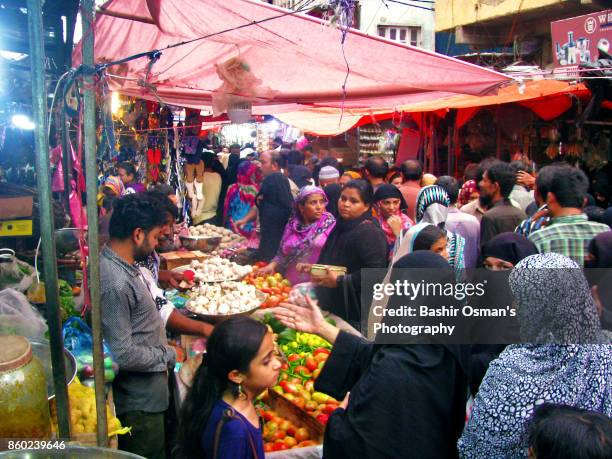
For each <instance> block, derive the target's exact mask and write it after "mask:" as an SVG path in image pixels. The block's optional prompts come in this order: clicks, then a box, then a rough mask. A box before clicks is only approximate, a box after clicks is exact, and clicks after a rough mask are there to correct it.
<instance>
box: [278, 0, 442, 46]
mask: <svg viewBox="0 0 612 459" xmlns="http://www.w3.org/2000/svg"><path fill="white" fill-rule="evenodd" d="M272 3H273V4H274V5H277V6H281V7H283V8H289V9H296V8H299V7H300V5H301V4H303V0H273V1H272ZM327 3H328V2H326V1H324V0H319V1H317V2H314V3H313V4H312V5H314V6H315V8H316V7H318V9H317V8H316V9H315V11H314V12H313V15H317V16H319V15H320V13H321V10H320V9H321V8H322V7H324V6H325V5H326V4H327ZM354 25H355V28H357V29H359V30H361V31H363V32H365V33H367V34H369V35H376V36H380V37H384V38H387V39H389V40H392V41H397V42H399V43H403V44H407V45H412V46H417V47H419V48H424V49H428V50H432V51H433V50H434V49H435V16H434V0H431V1H427V2H426V1H422V0H419V1H418V2H411V1H409V0H402V1H399V2H397V1H390V0H384V1H383V0H360V1H359V2H358V7H357V11H356V12H355V24H354Z"/></svg>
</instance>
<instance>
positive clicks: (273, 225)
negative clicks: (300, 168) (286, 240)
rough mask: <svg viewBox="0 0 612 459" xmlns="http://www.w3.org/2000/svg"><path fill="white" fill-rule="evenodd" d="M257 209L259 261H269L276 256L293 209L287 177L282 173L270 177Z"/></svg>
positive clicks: (263, 183) (263, 185) (258, 201)
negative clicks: (259, 229) (259, 237)
mask: <svg viewBox="0 0 612 459" xmlns="http://www.w3.org/2000/svg"><path fill="white" fill-rule="evenodd" d="M257 207H258V208H259V222H260V224H261V239H260V241H259V250H258V253H257V259H258V260H263V261H269V260H271V259H272V257H273V256H274V255H276V252H277V250H278V247H279V245H280V241H281V238H282V236H283V230H284V229H285V225H286V224H287V221H288V220H289V216H290V215H291V210H292V208H293V196H291V189H290V187H289V180H288V179H287V177H285V176H284V175H283V174H281V173H280V172H275V173H273V174H270V175H268V176H267V177H266V178H265V179H264V181H263V182H262V184H261V188H260V190H259V194H258V195H257Z"/></svg>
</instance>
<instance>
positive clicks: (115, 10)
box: [73, 0, 510, 114]
mask: <svg viewBox="0 0 612 459" xmlns="http://www.w3.org/2000/svg"><path fill="white" fill-rule="evenodd" d="M103 8H104V9H106V10H107V11H109V12H111V13H112V14H115V15H117V14H118V15H119V16H125V17H131V18H132V19H126V18H125V17H115V16H109V15H103V14H97V15H96V22H95V61H96V63H102V62H110V61H114V60H117V59H121V58H125V57H127V56H130V55H133V54H137V53H141V52H143V51H149V50H154V49H159V50H161V51H162V54H161V57H160V59H159V60H158V61H157V62H155V64H154V65H153V66H152V68H151V71H150V74H149V77H148V82H149V83H151V84H152V85H153V86H154V87H155V88H156V91H157V95H158V96H159V97H160V98H161V100H163V101H164V102H165V103H168V104H174V105H180V106H187V107H194V108H207V107H210V106H211V96H212V92H213V91H214V90H216V89H218V88H219V87H220V86H221V85H222V84H223V81H222V80H221V79H220V78H219V76H218V74H217V72H216V67H215V65H219V64H222V63H223V62H226V61H227V60H228V59H230V58H234V57H238V58H240V59H241V60H243V61H244V62H246V63H247V64H248V66H249V67H250V71H251V73H252V74H253V75H254V76H255V77H256V78H258V79H259V80H261V85H262V86H263V87H265V88H267V89H269V91H268V92H267V93H266V95H264V96H261V97H258V98H256V99H255V100H254V101H253V112H254V113H260V114H261V113H282V112H287V111H295V110H299V109H300V108H304V107H340V106H342V105H344V107H346V108H393V107H395V106H398V105H403V104H408V103H412V102H414V101H419V102H420V101H423V100H432V99H437V98H439V97H444V96H448V95H450V94H452V93H461V94H473V95H483V94H492V93H495V92H496V90H497V88H498V87H499V86H500V85H502V84H504V83H505V82H507V81H509V80H510V78H509V77H507V76H505V75H502V74H500V73H497V72H493V71H490V70H487V69H483V68H481V67H478V66H476V65H472V64H469V63H465V62H462V61H459V60H456V59H453V58H450V57H447V56H443V55H440V54H436V53H433V52H430V51H426V50H423V49H419V48H414V47H410V46H407V45H402V44H399V43H394V42H391V41H389V40H385V39H382V38H379V37H373V36H368V35H365V34H363V33H362V32H359V31H357V30H350V31H349V32H348V35H347V37H346V41H345V44H344V53H345V56H346V60H347V62H348V66H349V68H350V73H349V76H348V79H347V81H346V98H345V99H344V97H343V91H342V85H343V83H344V81H345V78H346V73H347V65H346V63H345V61H344V58H343V52H342V47H341V35H342V33H341V31H340V30H339V29H337V28H334V27H331V26H329V25H328V24H327V23H325V22H322V21H321V20H320V19H317V18H313V17H310V16H307V15H304V14H301V13H289V11H288V10H284V9H282V8H278V7H275V6H272V5H269V4H267V3H264V2H259V1H252V0H223V1H219V0H190V1H188V2H187V1H184V0H110V1H109V2H107V3H106V4H105V5H104V6H103ZM275 16H280V17H276V18H275V19H271V20H268V21H265V22H262V23H260V24H257V25H249V26H246V27H244V26H245V25H246V24H248V23H250V22H253V21H260V20H263V19H266V18H272V17H275ZM134 19H136V20H134ZM239 26H243V27H242V28H239V29H235V30H231V31H228V32H225V33H222V34H218V35H215V36H212V37H210V38H206V39H202V40H198V41H195V42H193V43H190V44H187V45H184V46H180V47H176V48H172V49H168V50H164V48H165V47H166V46H168V45H172V44H175V43H178V42H181V41H187V40H190V39H194V38H198V37H203V36H206V35H210V34H215V33H218V32H221V31H224V30H227V29H234V28H236V27H239ZM73 57H74V62H75V63H76V64H78V63H80V61H81V50H80V45H79V46H77V48H76V49H75V52H74V56H73ZM148 64H149V59H148V58H146V57H145V58H140V59H137V60H133V61H130V62H128V63H125V64H121V65H115V66H111V67H110V68H109V69H108V73H109V74H110V75H113V76H110V77H109V80H110V81H109V84H110V87H111V89H113V90H116V91H118V92H120V93H122V94H125V95H131V96H136V97H141V98H145V99H151V100H155V98H156V97H155V95H154V94H153V92H152V90H151V89H147V88H143V86H141V85H139V83H141V82H142V81H140V82H139V80H143V79H144V78H145V75H146V74H147V66H148ZM343 99H344V101H343Z"/></svg>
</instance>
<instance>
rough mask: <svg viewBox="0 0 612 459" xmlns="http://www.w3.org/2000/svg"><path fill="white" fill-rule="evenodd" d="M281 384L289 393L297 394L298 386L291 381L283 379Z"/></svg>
mask: <svg viewBox="0 0 612 459" xmlns="http://www.w3.org/2000/svg"><path fill="white" fill-rule="evenodd" d="M280 386H281V387H282V388H283V390H284V391H285V392H287V393H288V394H295V393H296V392H297V388H296V387H295V384H292V383H289V382H287V381H281V382H280Z"/></svg>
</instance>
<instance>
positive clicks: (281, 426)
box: [278, 419, 291, 432]
mask: <svg viewBox="0 0 612 459" xmlns="http://www.w3.org/2000/svg"><path fill="white" fill-rule="evenodd" d="M289 427H291V421H288V420H287V419H283V421H282V422H281V423H280V424H279V425H278V428H279V429H280V430H282V431H283V432H287V429H288V428H289Z"/></svg>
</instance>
